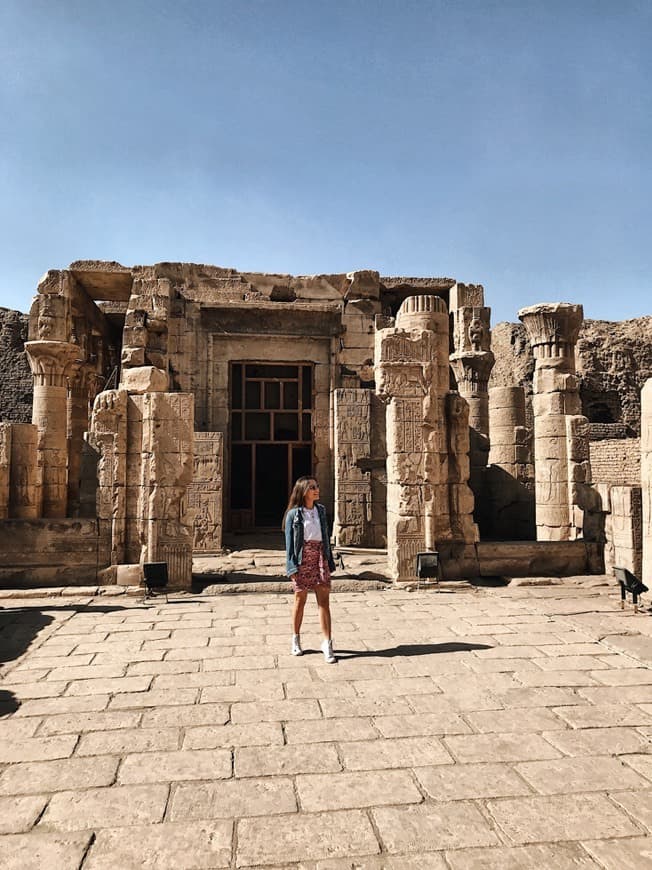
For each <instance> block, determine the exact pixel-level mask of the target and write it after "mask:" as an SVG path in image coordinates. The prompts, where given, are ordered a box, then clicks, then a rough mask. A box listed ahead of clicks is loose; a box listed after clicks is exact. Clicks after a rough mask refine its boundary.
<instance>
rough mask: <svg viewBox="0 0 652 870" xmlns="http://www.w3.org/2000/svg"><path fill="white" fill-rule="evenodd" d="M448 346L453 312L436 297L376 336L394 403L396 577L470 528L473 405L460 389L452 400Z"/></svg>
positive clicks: (390, 438)
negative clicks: (423, 554) (427, 551)
mask: <svg viewBox="0 0 652 870" xmlns="http://www.w3.org/2000/svg"><path fill="white" fill-rule="evenodd" d="M448 350H449V347H448V312H447V310H446V304H445V303H444V301H443V300H442V299H440V298H438V297H436V296H411V297H409V298H408V299H406V300H405V302H404V303H403V305H402V306H401V309H400V311H399V313H398V317H397V320H396V327H394V328H388V329H382V330H379V332H378V333H377V334H376V389H377V392H378V395H379V396H380V397H381V398H382V399H383V400H384V401H385V402H386V403H387V410H386V414H387V547H388V556H389V564H390V571H391V575H392V577H393V579H395V580H413V579H415V556H416V554H417V553H418V552H419V551H420V550H423V549H426V548H432V547H433V546H434V545H435V544H436V542H437V541H438V540H452V539H453V538H454V537H455V535H461V536H462V539H463V536H464V535H465V534H466V531H468V530H467V526H468V523H469V512H470V511H472V509H473V497H472V495H471V493H470V490H469V489H468V486H467V485H466V481H467V480H468V408H467V406H466V403H465V402H464V401H463V400H461V399H460V397H459V396H457V395H456V394H454V400H453V401H452V402H451V401H449V399H448V396H449V361H448ZM460 402H461V405H460V404H459V403H460ZM462 430H463V431H462ZM451 463H452V465H451ZM449 466H450V467H449ZM451 469H452V470H451ZM452 513H453V514H455V516H452V515H451V514H452ZM462 514H464V518H465V520H464V521H463V519H462ZM471 527H472V520H471ZM469 534H470V536H471V539H473V535H472V532H470V533H469Z"/></svg>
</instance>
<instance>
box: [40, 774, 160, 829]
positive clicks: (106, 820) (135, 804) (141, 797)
mask: <svg viewBox="0 0 652 870" xmlns="http://www.w3.org/2000/svg"><path fill="white" fill-rule="evenodd" d="M168 792H169V786H167V785H113V786H111V787H110V788H89V789H83V790H80V791H64V792H58V793H57V794H55V795H53V796H52V799H51V800H50V803H49V804H48V808H47V810H46V811H45V814H44V815H43V818H42V819H41V820H40V821H39V824H38V829H39V830H41V829H43V830H46V831H48V830H49V831H52V830H55V831H79V830H85V829H92V828H114V827H120V826H122V825H125V826H131V825H145V824H155V823H157V822H160V821H161V820H162V819H163V815H164V813H165V808H166V805H167V800H168Z"/></svg>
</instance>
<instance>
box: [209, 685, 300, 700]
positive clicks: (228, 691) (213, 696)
mask: <svg viewBox="0 0 652 870" xmlns="http://www.w3.org/2000/svg"><path fill="white" fill-rule="evenodd" d="M284 697H285V694H284V692H283V685H282V684H281V683H278V684H271V683H256V684H255V685H252V686H238V685H233V686H229V685H226V686H206V687H205V688H203V689H202V690H201V698H200V701H201V703H202V704H213V703H216V702H222V703H225V704H232V703H240V702H243V703H250V704H257V703H258V702H259V701H282V700H283V698H284ZM288 697H289V695H288Z"/></svg>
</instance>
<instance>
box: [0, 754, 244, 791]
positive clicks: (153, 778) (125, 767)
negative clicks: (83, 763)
mask: <svg viewBox="0 0 652 870" xmlns="http://www.w3.org/2000/svg"><path fill="white" fill-rule="evenodd" d="M103 758H104V756H97V758H95V759H93V760H94V761H95V762H96V763H97V762H99V761H100V760H101V759H103ZM229 776H231V753H230V752H229V751H228V750H226V749H216V750H203V749H192V750H190V749H188V750H179V751H177V752H143V753H137V754H134V755H127V756H126V757H125V758H124V760H123V762H122V764H121V766H120V772H119V774H118V781H119V782H120V783H122V784H127V783H149V782H173V781H179V780H191V779H226V778H227V777H229ZM1 783H2V781H1V780H0V785H1Z"/></svg>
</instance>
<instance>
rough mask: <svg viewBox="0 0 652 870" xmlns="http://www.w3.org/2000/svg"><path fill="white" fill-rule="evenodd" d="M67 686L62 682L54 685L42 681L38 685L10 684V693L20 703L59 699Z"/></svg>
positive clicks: (59, 681)
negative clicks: (41, 699)
mask: <svg viewBox="0 0 652 870" xmlns="http://www.w3.org/2000/svg"><path fill="white" fill-rule="evenodd" d="M67 686H68V683H67V682H65V681H62V680H58V681H57V682H56V683H54V682H53V683H48V682H47V680H43V681H42V682H40V683H38V682H37V683H12V685H11V691H12V692H13V694H14V695H15V696H16V697H17V698H18V699H19V700H20V701H28V700H31V699H32V698H59V697H60V696H61V695H63V694H64V692H65V691H66V688H67Z"/></svg>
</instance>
